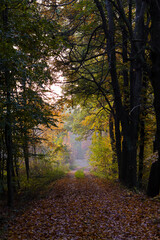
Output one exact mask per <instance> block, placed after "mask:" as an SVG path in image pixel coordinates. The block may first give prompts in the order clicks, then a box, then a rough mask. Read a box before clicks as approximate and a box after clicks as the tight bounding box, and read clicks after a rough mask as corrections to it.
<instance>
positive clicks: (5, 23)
mask: <svg viewBox="0 0 160 240" xmlns="http://www.w3.org/2000/svg"><path fill="white" fill-rule="evenodd" d="M2 17H3V27H4V31H5V33H6V32H7V31H8V6H7V4H6V5H5V9H4V10H3V16H2ZM6 41H7V39H6ZM6 54H7V49H6ZM4 71H5V75H4V77H5V88H6V89H5V91H6V120H5V121H6V123H5V142H6V150H7V187H8V206H10V207H11V206H12V204H13V186H12V164H13V155H12V126H11V82H10V78H11V76H10V73H9V70H8V68H7V66H5V70H4Z"/></svg>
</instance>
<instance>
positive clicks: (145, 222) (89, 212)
mask: <svg viewBox="0 0 160 240" xmlns="http://www.w3.org/2000/svg"><path fill="white" fill-rule="evenodd" d="M6 232H7V233H8V236H7V237H6V238H5V237H4V236H3V238H2V239H8V240H18V239H21V240H34V239H37V240H41V239H42V240H43V239H47V240H49V239H52V240H68V239H69V240H78V239H83V240H92V239H95V240H98V239H102V240H103V239H118V240H120V239H125V240H128V239H130V240H133V239H138V240H139V239H143V240H151V239H154V240H155V239H160V202H159V201H158V200H157V199H149V198H147V197H146V196H145V195H143V194H136V193H133V192H131V191H129V190H127V189H125V188H124V187H122V186H121V185H119V183H118V182H116V183H114V182H111V181H108V180H104V179H99V178H97V177H94V176H92V175H90V174H89V173H88V172H86V173H85V178H81V179H76V178H75V176H74V172H71V173H70V174H68V175H67V176H66V177H65V178H63V179H60V180H57V181H56V183H55V184H53V187H52V190H50V191H49V193H48V194H47V195H46V196H45V197H43V198H42V199H37V200H33V201H32V202H29V205H28V206H27V207H26V208H24V209H23V211H21V212H19V213H17V214H15V216H14V217H13V216H12V218H11V219H10V221H9V223H8V225H7V230H6ZM1 237H2V236H0V239H1Z"/></svg>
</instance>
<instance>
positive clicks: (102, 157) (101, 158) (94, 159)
mask: <svg viewBox="0 0 160 240" xmlns="http://www.w3.org/2000/svg"><path fill="white" fill-rule="evenodd" d="M90 151H91V154H90V157H89V162H90V165H91V166H92V168H93V170H94V172H96V173H97V174H98V175H103V176H105V177H109V178H114V177H116V176H117V167H118V166H117V162H115V163H113V159H112V149H111V144H110V139H109V136H108V134H106V135H105V136H102V133H100V132H95V133H94V134H93V136H92V145H91V147H90Z"/></svg>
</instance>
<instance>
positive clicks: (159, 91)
mask: <svg viewBox="0 0 160 240" xmlns="http://www.w3.org/2000/svg"><path fill="white" fill-rule="evenodd" d="M0 15H1V18H0V194H1V196H3V195H5V194H6V192H7V194H8V205H9V206H12V205H13V201H14V195H15V194H16V192H18V191H20V189H21V187H22V186H23V185H24V182H25V184H27V181H28V184H29V181H31V180H30V179H32V177H33V175H34V173H35V172H36V174H37V173H39V174H40V172H43V171H44V170H45V169H50V170H51V168H53V169H55V168H56V169H57V168H59V170H60V169H63V170H64V169H65V171H68V170H69V168H73V165H74V164H73V162H74V159H73V157H71V153H70V152H71V149H70V148H69V144H70V142H69V143H66V142H65V141H69V135H68V134H69V132H72V133H73V134H75V135H76V136H78V139H79V140H85V139H86V140H87V139H89V141H91V144H90V147H89V153H88V158H89V162H90V165H91V166H92V169H93V171H97V172H101V173H103V175H104V176H105V175H106V176H108V177H110V178H112V177H113V178H118V179H119V181H120V182H121V183H122V184H123V185H125V186H127V187H129V188H134V189H145V191H146V193H147V195H148V196H150V197H155V196H157V195H158V194H159V190H160V1H159V0H156V1H150V0H128V1H127V0H115V1H113V0H93V1H91V0H68V1H67V0H59V1H58V0H57V1H56V0H39V1H38V0H37V1H36V0H20V1H17V0H1V4H0ZM62 77H63V78H62ZM53 84H60V85H61V88H62V94H61V96H57V93H56V92H54V90H51V87H52V88H53V86H54V85H53ZM64 139H68V140H64ZM86 154H87V153H86ZM72 156H73V155H72ZM48 171H49V170H48Z"/></svg>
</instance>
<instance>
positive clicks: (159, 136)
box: [147, 0, 160, 197]
mask: <svg viewBox="0 0 160 240" xmlns="http://www.w3.org/2000/svg"><path fill="white" fill-rule="evenodd" d="M150 14H151V23H152V26H151V45H152V47H151V49H152V50H151V60H152V73H151V82H152V86H153V90H154V108H155V113H156V126H157V129H156V139H155V148H156V150H157V151H158V161H157V163H154V164H153V165H152V167H151V172H150V177H149V182H148V189H147V194H148V196H151V197H154V196H156V195H158V194H159V191H160V0H156V1H153V2H151V4H150Z"/></svg>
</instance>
